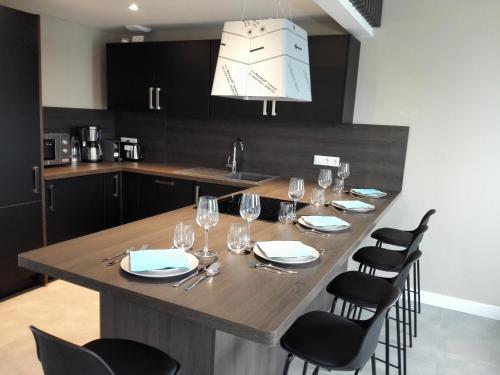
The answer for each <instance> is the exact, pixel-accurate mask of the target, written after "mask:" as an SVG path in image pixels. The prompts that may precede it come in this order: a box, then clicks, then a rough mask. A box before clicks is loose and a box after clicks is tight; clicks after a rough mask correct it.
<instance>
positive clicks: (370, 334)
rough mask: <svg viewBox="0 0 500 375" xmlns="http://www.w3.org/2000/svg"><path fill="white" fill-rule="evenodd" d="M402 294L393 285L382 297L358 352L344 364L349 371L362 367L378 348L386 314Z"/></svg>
mask: <svg viewBox="0 0 500 375" xmlns="http://www.w3.org/2000/svg"><path fill="white" fill-rule="evenodd" d="M400 295H401V291H400V289H399V288H397V287H393V288H392V289H391V291H390V292H389V293H388V294H387V295H386V296H385V297H384V298H383V299H382V301H381V302H380V304H379V305H378V306H377V310H376V311H375V314H374V315H373V316H372V317H371V318H370V319H368V320H367V321H366V323H367V327H366V331H365V336H364V338H363V341H362V343H361V346H360V348H359V351H358V353H357V354H356V356H355V357H354V358H353V359H352V361H351V362H349V363H348V364H346V365H345V366H342V368H343V369H345V370H347V371H350V370H357V369H360V368H362V367H363V366H364V365H365V363H366V362H367V361H368V360H369V359H370V357H371V356H372V355H373V353H374V352H375V349H376V348H377V344H378V340H379V336H380V331H381V329H382V324H383V323H384V319H385V316H386V314H387V312H388V310H389V309H390V308H391V307H392V305H394V304H395V303H396V301H397V300H398V299H399V296H400Z"/></svg>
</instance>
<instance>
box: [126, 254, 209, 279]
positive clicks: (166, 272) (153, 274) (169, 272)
mask: <svg viewBox="0 0 500 375" xmlns="http://www.w3.org/2000/svg"><path fill="white" fill-rule="evenodd" d="M186 255H187V256H188V258H189V268H164V269H161V270H152V271H141V272H134V271H131V270H130V261H129V259H130V257H129V256H128V255H127V256H126V257H125V258H123V259H122V261H121V262H120V266H121V268H122V270H124V271H125V272H128V273H130V274H132V275H136V276H142V277H149V278H162V277H176V276H181V275H185V274H187V273H189V272H191V271H193V270H194V269H195V268H196V267H198V265H199V264H200V261H199V260H198V258H196V257H195V256H194V255H193V254H189V253H187V254H186Z"/></svg>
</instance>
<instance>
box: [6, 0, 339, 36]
mask: <svg viewBox="0 0 500 375" xmlns="http://www.w3.org/2000/svg"><path fill="white" fill-rule="evenodd" d="M133 2H134V3H136V4H137V5H138V6H139V10H138V11H137V12H132V11H130V10H129V9H128V6H129V5H130V4H131V3H133ZM244 2H245V0H79V1H78V0H70V1H68V0H0V4H2V5H6V6H10V7H13V8H17V9H20V10H24V11H28V12H32V13H37V14H44V15H50V16H55V17H58V18H62V19H65V20H68V21H73V22H77V23H80V24H84V25H89V26H92V27H96V28H99V29H103V30H110V31H111V30H118V29H121V28H122V27H123V25H129V24H141V25H147V26H152V27H153V28H162V27H170V28H171V27H175V26H186V25H200V24H213V23H222V22H223V21H227V20H238V19H240V18H241V10H242V5H243V3H244ZM277 4H278V0H246V11H245V18H250V19H251V18H253V19H255V18H268V17H276V15H277V13H276V12H277V9H278V7H277ZM281 6H282V9H283V12H288V9H291V11H292V17H294V18H299V19H301V20H303V21H304V20H305V21H306V23H307V21H314V20H318V19H320V20H322V22H324V20H325V19H327V18H328V19H329V20H330V21H331V22H332V23H335V21H334V20H333V19H332V18H330V17H329V16H327V15H326V13H325V12H324V11H323V10H322V9H321V8H320V7H319V6H318V5H316V3H315V2H314V1H313V0H281ZM283 12H280V11H278V16H279V17H282V16H283ZM286 15H288V13H287V14H286Z"/></svg>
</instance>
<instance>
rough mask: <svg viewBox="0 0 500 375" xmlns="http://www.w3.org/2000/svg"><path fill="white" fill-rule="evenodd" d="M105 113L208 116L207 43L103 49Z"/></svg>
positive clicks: (133, 45)
mask: <svg viewBox="0 0 500 375" xmlns="http://www.w3.org/2000/svg"><path fill="white" fill-rule="evenodd" d="M107 69H108V73H107V74H108V108H109V109H114V110H151V111H164V112H165V113H167V114H168V115H173V116H178V115H182V116H194V117H204V116H208V100H209V90H210V42H209V41H186V42H160V43H115V44H108V45H107Z"/></svg>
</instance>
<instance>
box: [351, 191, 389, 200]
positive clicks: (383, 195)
mask: <svg viewBox="0 0 500 375" xmlns="http://www.w3.org/2000/svg"><path fill="white" fill-rule="evenodd" d="M350 193H351V194H352V195H355V196H356V197H362V198H373V199H379V198H384V197H386V196H387V193H384V192H382V193H381V194H376V195H375V194H374V195H369V194H361V193H356V192H355V191H353V190H352V189H351V190H350Z"/></svg>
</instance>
